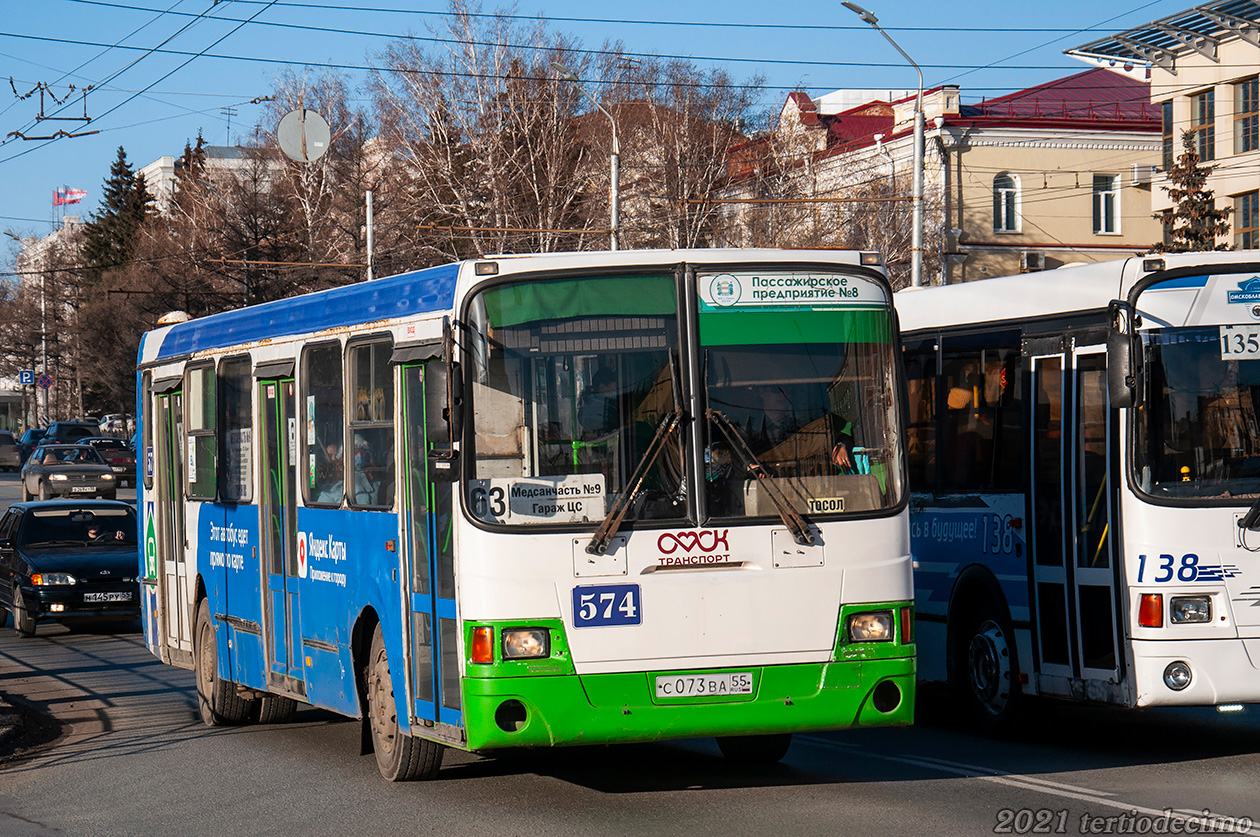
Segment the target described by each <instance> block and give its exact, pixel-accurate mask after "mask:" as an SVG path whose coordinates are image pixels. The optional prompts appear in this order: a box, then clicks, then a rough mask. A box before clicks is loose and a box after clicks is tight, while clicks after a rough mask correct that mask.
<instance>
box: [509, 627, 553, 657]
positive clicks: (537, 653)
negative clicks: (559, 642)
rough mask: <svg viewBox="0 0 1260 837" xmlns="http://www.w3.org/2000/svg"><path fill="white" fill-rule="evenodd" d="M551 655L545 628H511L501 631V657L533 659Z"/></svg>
mask: <svg viewBox="0 0 1260 837" xmlns="http://www.w3.org/2000/svg"><path fill="white" fill-rule="evenodd" d="M550 655H551V641H550V632H549V631H548V630H547V629H546V628H512V629H510V630H506V631H504V632H503V659H505V660H535V659H538V658H540V657H547V656H550Z"/></svg>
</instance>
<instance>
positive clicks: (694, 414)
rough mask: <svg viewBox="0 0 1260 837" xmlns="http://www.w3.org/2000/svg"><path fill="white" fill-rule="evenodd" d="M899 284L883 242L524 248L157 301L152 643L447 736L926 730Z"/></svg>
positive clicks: (407, 739) (733, 752) (225, 683)
mask: <svg viewBox="0 0 1260 837" xmlns="http://www.w3.org/2000/svg"><path fill="white" fill-rule="evenodd" d="M896 346H897V334H896V328H895V321H894V316H893V311H892V294H891V291H890V288H889V285H888V282H887V280H886V278H885V275H884V272H883V268H882V265H881V263H880V259H879V257H878V255H877V254H872V253H856V252H854V253H845V252H812V251H811V252H792V251H732V250H684V251H668V252H666V251H660V252H632V251H624V252H613V253H606V252H601V253H575V254H559V255H535V256H501V257H490V258H484V259H477V260H471V261H467V262H462V263H458V264H451V265H446V266H442V267H435V268H430V269H426V270H421V271H417V272H413V273H407V274H403V275H400V276H394V277H389V278H383V279H379V280H376V281H372V282H366V283H362V284H357V285H352V286H348V287H344V288H339V289H335V290H330V291H324V292H320V293H315V294H310V295H307V296H302V297H297V298H294V299H288V300H284V301H279V302H272V303H267V304H263V305H258V306H255V307H251V308H245V309H242V310H238V311H230V312H226V313H223V314H218V315H215V316H210V317H206V318H203V319H198V320H192V321H188V322H182V323H177V324H174V325H168V326H163V327H161V328H159V329H157V330H155V331H153V332H150V333H148V334H146V335H145V337H144V340H143V343H142V345H141V351H140V358H139V372H138V374H139V391H140V399H139V401H140V403H139V415H140V416H141V418H142V428H143V446H144V453H145V456H144V459H145V465H144V478H143V480H142V482H141V490H140V499H139V502H140V509H141V515H142V523H141V525H142V526H143V528H144V531H145V533H146V535H147V545H148V546H147V550H146V552H147V559H146V562H145V567H144V573H143V576H144V585H143V588H142V589H143V605H144V614H145V638H146V642H147V643H148V646H149V647H150V648H151V649H152V651H153V653H154V654H156V655H158V656H159V657H160V658H161V659H163V660H165V661H167V662H169V663H171V664H174V665H179V666H183V667H186V668H193V669H195V670H196V672H197V684H198V693H199V696H200V704H201V714H202V717H203V719H204V720H205V721H206V722H207V723H210V724H225V723H242V722H246V721H250V720H255V721H258V720H274V719H281V718H284V717H287V716H288V715H290V714H291V713H292V712H293V711H294V709H295V708H296V707H298V706H299V705H305V704H309V705H313V706H318V707H323V708H326V709H330V710H333V711H336V712H340V713H343V714H345V715H348V716H352V717H357V718H362V719H364V724H365V740H369V741H370V742H371V746H372V748H373V749H374V751H375V753H376V758H377V762H378V765H379V768H380V771H381V773H382V774H383V775H384V776H385V777H386V778H388V779H392V780H397V779H409V778H416V777H425V776H430V775H433V774H434V773H435V772H436V771H437V769H438V766H439V764H440V762H441V756H442V753H443V751H444V749H443V748H446V747H454V748H459V749H466V750H472V751H483V750H491V749H494V748H500V747H540V746H553V745H572V744H592V743H616V742H629V741H652V740H663V739H672V738H682V737H695V736H716V737H717V738H718V740H719V743H720V744H721V746H722V749H723V751H724V752H726V753H727V754H728V755H729V756H732V757H735V758H738V759H745V760H777V759H778V758H780V757H781V756H782V755H783V753H784V752H785V751H786V748H787V746H788V743H789V740H790V735H791V734H792V733H794V732H797V731H802V730H820V729H838V728H845V727H856V726H873V725H895V724H907V723H909V722H910V721H911V718H912V713H913V698H914V683H915V679H914V678H915V658H914V646H913V644H912V637H911V634H910V630H911V624H912V623H911V601H910V600H911V577H910V549H909V540H908V530H907V524H906V520H907V513H906V485H905V468H904V463H903V458H902V437H901V433H900V419H901V415H902V401H901V396H900V393H901V392H902V384H901V381H900V379H899V377H898V372H897V370H898V369H899V364H898V362H897V356H896V348H895V347H896Z"/></svg>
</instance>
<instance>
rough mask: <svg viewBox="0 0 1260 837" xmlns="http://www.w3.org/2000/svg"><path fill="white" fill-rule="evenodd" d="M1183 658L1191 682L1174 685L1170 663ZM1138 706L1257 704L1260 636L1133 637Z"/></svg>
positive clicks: (1259, 678) (1259, 683)
mask: <svg viewBox="0 0 1260 837" xmlns="http://www.w3.org/2000/svg"><path fill="white" fill-rule="evenodd" d="M1175 663H1182V664H1184V665H1185V666H1187V667H1188V669H1189V671H1190V682H1189V684H1188V685H1187V686H1185V687H1184V688H1182V689H1172V688H1169V686H1168V685H1167V684H1166V683H1165V682H1164V672H1165V671H1166V670H1167V669H1168V667H1169V666H1170V665H1173V664H1175ZM1133 670H1134V678H1133V679H1134V684H1135V687H1136V693H1137V699H1136V701H1135V704H1136V705H1137V706H1216V705H1219V704H1222V703H1254V702H1256V701H1257V695H1260V639H1236V638H1230V639H1211V640H1204V639H1194V640H1141V639H1135V640H1133Z"/></svg>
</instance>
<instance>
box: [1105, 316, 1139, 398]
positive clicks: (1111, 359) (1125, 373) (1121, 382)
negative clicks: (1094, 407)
mask: <svg viewBox="0 0 1260 837" xmlns="http://www.w3.org/2000/svg"><path fill="white" fill-rule="evenodd" d="M1107 319H1108V321H1109V322H1110V326H1109V328H1108V330H1107V390H1108V395H1109V396H1110V398H1111V406H1112V407H1115V408H1117V409H1123V408H1126V407H1133V406H1136V405H1137V404H1138V403H1140V399H1139V397H1138V379H1137V372H1136V370H1135V368H1134V363H1133V358H1134V354H1133V344H1134V340H1133V337H1134V329H1133V323H1134V316H1133V309H1132V308H1130V307H1129V305H1128V303H1126V302H1123V301H1121V300H1118V299H1117V300H1112V302H1111V304H1110V305H1109V306H1108V307H1107Z"/></svg>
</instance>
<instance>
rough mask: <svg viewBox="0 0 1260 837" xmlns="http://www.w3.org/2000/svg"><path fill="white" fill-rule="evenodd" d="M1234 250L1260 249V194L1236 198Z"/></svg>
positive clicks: (1254, 193)
mask: <svg viewBox="0 0 1260 837" xmlns="http://www.w3.org/2000/svg"><path fill="white" fill-rule="evenodd" d="M1234 248H1235V249H1237V250H1255V249H1257V248H1260V192H1248V193H1247V194H1245V195H1238V196H1237V197H1236V198H1234Z"/></svg>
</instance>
